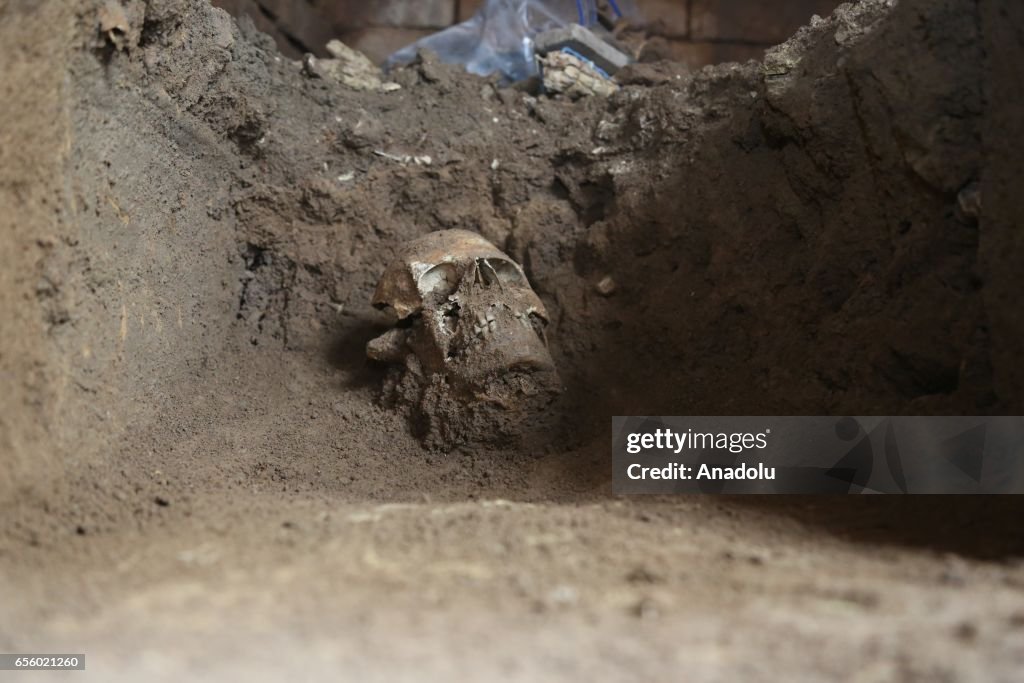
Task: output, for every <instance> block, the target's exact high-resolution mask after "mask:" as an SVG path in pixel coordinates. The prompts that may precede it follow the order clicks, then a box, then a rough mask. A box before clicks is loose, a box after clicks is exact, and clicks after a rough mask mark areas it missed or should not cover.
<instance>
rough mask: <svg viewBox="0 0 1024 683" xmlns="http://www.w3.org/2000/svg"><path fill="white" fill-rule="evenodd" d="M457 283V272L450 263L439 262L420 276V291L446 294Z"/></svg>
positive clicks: (438, 294)
mask: <svg viewBox="0 0 1024 683" xmlns="http://www.w3.org/2000/svg"><path fill="white" fill-rule="evenodd" d="M458 285H459V279H458V272H457V271H456V270H455V266H453V265H452V264H450V263H439V264H437V265H436V266H434V267H433V268H431V269H430V270H428V271H427V272H425V273H423V275H421V276H420V282H419V287H420V293H421V294H423V295H424V296H426V295H428V294H434V295H437V296H448V295H449V294H451V293H452V292H454V291H455V290H456V289H457V288H458Z"/></svg>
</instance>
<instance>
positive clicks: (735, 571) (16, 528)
mask: <svg viewBox="0 0 1024 683" xmlns="http://www.w3.org/2000/svg"><path fill="white" fill-rule="evenodd" d="M0 16H2V18H3V21H2V22H0V54H2V55H3V60H2V61H3V63H4V65H5V67H4V75H3V77H2V83H3V93H2V96H3V101H4V105H3V107H2V108H0V207H3V209H4V210H3V211H2V212H0V227H2V229H3V232H4V234H5V235H6V238H5V240H3V243H2V244H0V312H2V314H3V317H2V318H0V319H2V320H3V323H2V327H0V330H2V334H0V377H2V378H3V388H4V391H3V392H2V395H0V458H2V461H3V465H4V467H3V471H2V472H0V511H2V515H3V517H2V519H3V520H4V524H3V525H2V527H0V600H2V604H3V605H4V618H3V619H0V649H2V650H4V651H8V652H18V651H22V652H32V651H41V652H46V651H49V652H59V651H67V652H85V653H86V654H87V657H88V659H87V662H88V670H87V672H86V674H85V677H86V679H87V680H98V681H99V680H102V681H117V680H126V681H127V680H132V681H134V680H179V679H182V678H184V677H188V678H192V679H198V680H204V679H214V678H218V677H223V678H242V677H246V678H248V679H252V680H280V679H281V678H283V677H285V676H299V677H301V676H303V675H305V676H307V677H316V678H326V677H327V676H331V677H332V678H334V677H337V676H338V675H341V676H343V677H345V678H351V679H353V680H406V679H408V680H453V679H454V680H506V679H507V680H530V681H536V680H556V679H557V680H565V679H571V680H594V679H597V680H643V681H650V680H669V679H679V678H685V679H686V680H695V681H733V680H766V681H775V680H793V681H802V680H806V681H822V680H858V681H876V680H877V681H888V680H901V681H977V680H991V681H1007V682H1009V681H1014V680H1019V673H1020V671H1021V670H1024V562H1022V561H1021V559H1020V558H1021V557H1024V537H1022V536H1021V534H1020V533H1019V530H1018V527H1019V520H1020V519H1021V514H1022V513H1024V503H1022V502H1021V500H1020V499H1019V498H1016V497H1009V498H968V497H962V498H957V499H955V500H951V499H946V498H911V497H903V498H886V499H882V498H870V499H869V498H863V499H862V498H857V497H849V498H820V499H819V498H785V497H782V498H770V499H766V498H728V497H706V498H696V497H678V498H672V499H638V498H629V499H623V498H617V497H614V496H612V494H611V491H610V466H609V463H610V454H609V451H608V437H609V428H610V425H609V422H610V420H609V418H610V416H611V415H615V414H704V415H715V414H1020V413H1021V412H1022V409H1024V369H1022V366H1021V364H1020V360H1019V340H1020V339H1021V338H1022V336H1024V314H1022V310H1024V309H1022V308H1021V307H1020V306H1019V294H1018V293H1019V285H1018V283H1019V281H1020V280H1019V278H1020V272H1019V266H1020V263H1022V262H1024V258H1022V257H1024V232H1022V231H1021V230H1020V218H1021V216H1022V215H1024V207H1022V205H1021V203H1022V202H1024V198H1022V195H1021V193H1020V192H1019V179H1020V172H1019V166H1018V164H1019V159H1020V156H1021V154H1020V152H1021V150H1020V149H1019V148H1020V142H1019V140H1020V139H1021V136H1020V134H1019V133H1020V132H1021V130H1020V128H1021V121H1024V112H1022V111H1021V110H1022V106H1021V105H1020V102H1019V99H1020V98H1019V93H1020V92H1022V91H1024V86H1022V84H1021V83H1020V81H1021V78H1022V76H1021V75H1020V74H1019V72H1018V70H1017V69H1016V67H1015V66H1014V65H1017V64H1020V63H1021V62H1020V59H1019V58H1018V57H1021V56H1024V55H1022V52H1024V50H1022V46H1024V33H1022V32H1021V29H1020V27H1021V26H1024V9H1022V8H1021V6H1019V3H1015V2H1010V1H1009V0H1006V1H1004V2H999V1H995V2H991V3H976V2H973V1H972V0H929V1H927V2H926V1H924V0H902V1H901V2H893V1H890V0H863V1H862V2H859V3H856V4H852V5H844V6H842V7H841V8H840V9H838V10H837V11H836V13H835V14H834V15H833V16H832V17H831V18H829V19H827V20H817V21H815V22H814V25H812V26H810V27H807V28H804V29H802V30H801V31H800V32H799V33H798V34H797V35H796V36H795V37H794V38H793V39H792V40H790V41H789V42H787V43H786V44H784V45H782V46H780V47H778V48H775V49H774V50H772V51H770V52H769V54H768V56H767V58H766V60H765V62H764V63H756V62H750V63H748V64H742V65H741V64H725V65H719V66H715V67H709V68H707V69H704V70H703V71H700V72H697V73H689V72H687V71H686V70H685V69H684V68H683V67H682V66H680V65H675V64H671V63H655V64H641V65H636V66H633V67H630V68H629V69H628V70H627V72H626V73H624V74H623V75H622V80H623V82H624V86H623V88H622V89H621V90H620V91H619V92H618V93H616V94H615V95H613V96H612V97H610V98H608V99H584V100H581V101H578V102H569V101H562V100H559V99H551V98H546V97H542V96H541V97H535V96H531V95H529V94H527V93H525V92H521V91H518V90H514V89H503V88H498V87H497V86H496V84H495V83H494V82H491V81H488V80H486V79H480V78H476V77H472V76H468V75H465V74H462V73H460V72H459V70H458V69H456V68H453V67H449V66H445V65H442V64H439V63H438V62H437V61H436V60H435V59H433V58H431V57H430V56H429V55H425V56H424V57H423V58H422V59H421V60H420V61H419V62H418V63H417V64H414V65H412V66H410V67H408V68H405V69H402V70H400V71H398V72H396V73H394V74H393V78H394V80H395V81H396V82H397V83H399V84H400V85H401V86H402V87H401V89H399V90H396V91H393V92H362V91H355V90H351V89H348V88H346V87H345V86H343V85H341V84H338V83H334V82H331V81H328V80H324V79H318V78H312V77H309V76H307V75H304V74H303V70H302V68H301V64H300V63H298V62H296V61H293V60H290V59H287V58H285V57H283V56H281V55H279V54H277V53H276V52H275V50H274V48H273V44H272V42H271V41H270V40H269V39H268V38H267V37H266V36H263V35H261V34H258V33H257V32H255V31H254V30H253V29H252V27H251V26H247V25H245V24H244V23H243V24H242V25H240V26H239V25H236V24H235V23H234V22H233V20H232V19H231V18H230V17H229V16H228V15H227V14H225V13H223V12H221V11H220V10H215V9H212V8H211V7H210V6H209V5H208V4H206V3H205V2H201V1H199V0H149V1H147V2H143V1H142V0H129V1H128V2H126V3H125V4H124V5H117V4H116V3H112V2H111V3H100V2H94V1H89V2H84V3H78V5H77V6H76V7H68V6H65V4H64V3H57V2H42V3H36V2H31V1H29V0H7V1H6V2H2V3H0ZM101 27H102V28H101ZM406 155H408V156H410V157H415V156H420V157H422V156H429V157H430V163H429V165H428V164H423V163H420V164H416V163H403V161H402V158H403V157H405V156H406ZM979 197H980V198H981V199H979ZM449 228H462V229H466V230H472V231H474V232H479V233H481V234H482V235H484V236H485V237H487V238H488V239H489V240H491V241H492V242H493V243H494V244H496V245H497V246H498V247H499V248H501V249H503V250H505V251H506V252H507V253H509V254H510V255H511V256H512V257H513V258H515V259H516V260H518V261H519V262H520V263H522V264H523V265H524V268H525V271H526V273H527V275H528V277H529V279H530V282H531V284H532V285H533V287H534V289H535V291H536V292H537V293H538V294H539V295H540V297H541V298H542V299H543V301H544V304H545V306H546V308H547V310H548V313H549V316H550V319H551V322H550V325H549V328H548V337H549V339H550V344H551V351H552V355H553V356H554V359H555V362H556V363H557V365H558V368H559V372H560V375H561V378H562V380H563V383H564V384H565V386H566V391H565V393H564V394H563V396H562V398H561V399H560V402H559V403H558V404H557V406H556V408H555V409H554V412H553V413H552V416H551V419H552V420H553V421H554V423H556V428H555V429H554V431H553V433H552V432H549V431H545V432H544V435H543V438H536V439H533V440H532V441H531V440H529V439H526V440H525V441H524V442H522V443H517V444H515V446H514V447H513V446H512V445H502V444H501V443H498V444H495V443H493V439H492V440H486V439H481V440H480V443H473V442H472V440H471V442H470V443H467V444H464V445H462V446H459V447H457V448H453V449H450V450H448V449H444V448H438V447H436V446H431V445H429V444H425V443H424V442H423V441H422V440H420V439H418V438H417V436H416V435H415V433H414V430H411V429H410V425H409V424H408V422H407V420H406V419H405V417H404V416H403V415H402V414H400V413H399V412H396V411H394V410H392V409H390V408H389V407H388V406H387V405H386V404H385V403H382V402H381V400H380V399H381V390H382V386H383V383H384V380H385V373H386V370H385V369H384V368H381V367H377V366H375V365H373V364H371V363H368V362H367V361H366V358H365V344H366V342H367V341H368V340H370V339H372V338H373V337H375V336H377V335H378V334H380V333H381V332H383V331H384V330H386V329H387V328H388V327H389V325H390V324H391V322H392V321H391V320H390V319H389V318H388V317H387V315H386V314H384V313H382V312H380V311H377V310H375V309H374V308H373V307H371V305H370V298H371V296H372V293H373V290H374V286H375V284H376V281H377V279H378V277H379V276H380V274H381V273H382V272H383V270H384V268H385V267H386V266H387V265H388V263H389V262H390V261H391V260H392V259H393V258H394V256H395V254H396V253H397V250H398V249H399V247H400V245H401V244H403V243H404V242H405V241H407V240H409V239H412V238H414V237H417V236H419V235H422V234H425V233H427V232H429V231H433V230H441V229H449ZM609 278H610V280H609ZM609 282H613V283H614V287H612V288H610V287H609V286H608V283H609ZM547 429H548V426H545V430H547ZM526 431H527V432H528V431H529V429H527V430H526ZM481 436H483V435H481ZM296 672H297V673H296ZM80 677H81V676H80Z"/></svg>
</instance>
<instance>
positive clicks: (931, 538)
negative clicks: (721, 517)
mask: <svg viewBox="0 0 1024 683" xmlns="http://www.w3.org/2000/svg"><path fill="white" fill-rule="evenodd" d="M724 502H726V503H727V504H728V505H735V506H737V507H744V508H748V509H752V510H756V511H758V512H763V513H766V514H771V515H779V516H783V517H788V518H790V519H792V520H794V521H796V522H798V523H800V524H804V525H806V526H808V527H810V528H817V529H820V530H822V531H825V532H828V533H830V534H833V535H835V536H837V537H839V538H842V539H843V540H847V541H852V542H856V543H871V544H877V545H893V546H905V547H911V548H920V549H924V550H930V551H933V552H936V553H955V554H957V555H963V556H966V557H971V558H975V559H981V560H1007V559H1011V558H1015V557H1024V533H1022V530H1021V529H1022V520H1024V496H849V497H832V496H829V497H825V496H728V497H726V498H725V501H724Z"/></svg>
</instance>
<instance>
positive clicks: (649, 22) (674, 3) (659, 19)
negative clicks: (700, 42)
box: [636, 0, 689, 38]
mask: <svg viewBox="0 0 1024 683" xmlns="http://www.w3.org/2000/svg"><path fill="white" fill-rule="evenodd" d="M636 8H637V11H638V12H639V14H640V16H639V20H640V21H639V23H640V25H642V26H644V27H645V28H646V29H647V31H648V32H649V33H650V34H651V35H656V36H665V37H668V38H685V37H686V36H687V35H688V33H689V17H688V11H687V3H686V0H637V1H636Z"/></svg>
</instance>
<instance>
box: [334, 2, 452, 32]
mask: <svg viewBox="0 0 1024 683" xmlns="http://www.w3.org/2000/svg"><path fill="white" fill-rule="evenodd" d="M314 2H315V5H316V6H317V7H318V8H319V9H320V10H321V11H322V12H323V13H324V14H325V15H326V16H327V17H328V19H330V20H331V21H332V22H333V23H334V25H335V26H336V27H338V28H344V29H352V28H363V27H367V26H390V27H393V28H412V29H423V28H433V29H440V28H445V27H446V26H450V25H451V24H452V23H453V22H454V21H455V0H373V1H368V0H314Z"/></svg>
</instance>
